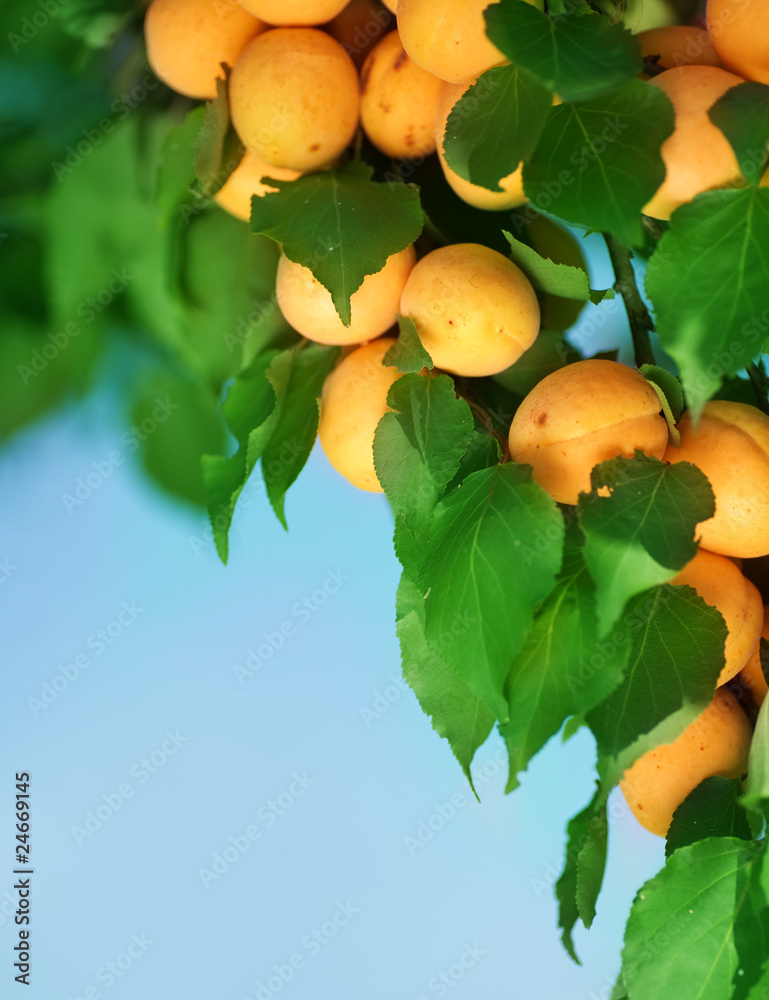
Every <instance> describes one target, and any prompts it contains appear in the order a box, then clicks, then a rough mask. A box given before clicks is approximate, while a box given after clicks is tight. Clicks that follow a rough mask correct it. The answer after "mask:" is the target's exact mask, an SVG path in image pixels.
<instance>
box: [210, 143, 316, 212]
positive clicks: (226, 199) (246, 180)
mask: <svg viewBox="0 0 769 1000" xmlns="http://www.w3.org/2000/svg"><path fill="white" fill-rule="evenodd" d="M301 176H302V175H301V173H299V171H297V170H286V169H284V168H283V167H271V166H270V164H269V163H265V162H264V160H260V159H259V157H258V156H257V155H256V154H255V153H252V152H251V150H250V149H247V150H246V153H245V156H244V157H243V159H242V160H241V161H240V163H239V164H238V165H237V167H235V169H234V170H233V171H232V173H231V174H230V176H229V177H228V178H227V180H226V181H225V183H224V184H223V185H222V186H221V187H220V188H219V190H218V191H217V192H216V194H215V195H214V201H215V202H216V203H217V205H219V206H220V207H221V208H223V209H224V210H225V211H226V212H229V213H230V215H234V216H236V217H237V218H238V219H244V220H245V221H246V222H248V220H249V219H250V218H251V197H252V196H253V195H256V196H257V197H259V198H262V197H264V195H265V194H267V193H268V192H270V191H277V190H278V189H277V188H274V187H270V185H269V184H263V183H262V177H274V178H275V180H278V181H295V180H296V179H297V177H301Z"/></svg>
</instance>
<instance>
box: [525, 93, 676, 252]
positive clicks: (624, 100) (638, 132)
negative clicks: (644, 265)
mask: <svg viewBox="0 0 769 1000" xmlns="http://www.w3.org/2000/svg"><path fill="white" fill-rule="evenodd" d="M673 127H674V116H673V106H672V104H671V103H670V100H669V99H668V97H667V95H666V94H664V93H663V92H662V91H661V90H660V89H659V88H658V87H650V86H648V84H646V83H644V82H643V81H641V80H634V81H633V82H631V83H628V84H626V85H625V86H624V87H622V88H621V89H619V90H615V91H612V92H611V93H609V94H607V95H605V96H604V97H598V98H595V99H594V100H591V101H584V102H581V103H578V104H561V105H559V106H558V107H555V108H552V109H551V110H550V113H549V115H548V119H547V122H546V123H545V127H544V129H543V131H542V135H541V136H540V139H539V143H538V144H537V148H536V149H535V150H534V153H533V154H532V156H531V158H530V159H529V160H527V161H526V163H525V164H524V167H523V186H524V190H525V192H526V195H527V197H528V198H529V199H530V201H532V202H533V203H534V204H535V205H537V206H540V207H541V208H543V209H544V208H545V207H546V208H547V211H548V212H550V213H552V214H554V215H557V216H558V217H559V218H561V219H563V220H564V221H565V222H570V223H573V224H574V225H577V226H584V227H586V228H587V229H592V230H600V231H608V232H611V233H613V234H614V235H615V236H616V237H617V238H618V239H619V240H620V241H621V242H622V243H623V244H624V245H625V246H640V245H642V244H643V240H644V231H643V227H642V225H641V210H642V209H643V207H644V206H645V205H646V203H647V202H648V201H649V199H650V198H651V197H652V195H653V194H654V192H655V191H656V190H657V188H658V187H659V186H660V184H661V183H662V181H663V180H664V177H665V165H664V163H663V162H662V156H661V155H660V147H661V146H662V143H663V142H664V141H665V139H667V138H668V136H669V135H671V133H672V132H673Z"/></svg>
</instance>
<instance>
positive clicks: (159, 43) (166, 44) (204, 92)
mask: <svg viewBox="0 0 769 1000" xmlns="http://www.w3.org/2000/svg"><path fill="white" fill-rule="evenodd" d="M265 27H266V25H264V24H263V23H262V22H261V21H259V20H257V18H255V17H253V16H252V15H251V14H249V13H248V12H247V11H246V10H244V9H243V7H240V6H239V5H238V4H237V3H231V4H224V3H220V2H218V0H152V3H151V4H150V5H149V7H148V8H147V15H146V17H145V20H144V36H145V40H146V43H147V61H148V62H149V64H150V66H151V67H152V71H153V72H154V73H155V76H157V77H159V78H160V79H161V80H162V81H163V83H165V84H167V85H168V86H169V87H171V88H172V89H173V90H176V91H177V92H178V93H180V94H184V95H185V96H186V97H196V98H199V99H201V100H202V99H206V100H209V99H211V98H214V97H216V78H217V77H218V76H223V75H224V72H223V70H222V66H221V64H222V63H223V62H224V63H227V65H228V66H230V67H232V66H233V65H234V64H235V60H236V59H237V58H238V56H239V55H240V53H241V52H242V50H243V48H244V46H245V45H246V43H247V42H249V41H250V40H251V39H252V38H253V37H254V36H255V35H257V34H259V33H260V32H261V31H264V30H265Z"/></svg>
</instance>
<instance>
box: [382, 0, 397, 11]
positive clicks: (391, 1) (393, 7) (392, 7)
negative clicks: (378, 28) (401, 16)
mask: <svg viewBox="0 0 769 1000" xmlns="http://www.w3.org/2000/svg"><path fill="white" fill-rule="evenodd" d="M382 3H383V4H384V5H385V7H386V8H387V9H388V10H389V11H390V12H391V13H392V14H397V13H398V0H382Z"/></svg>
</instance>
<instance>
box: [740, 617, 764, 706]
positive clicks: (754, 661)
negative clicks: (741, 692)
mask: <svg viewBox="0 0 769 1000" xmlns="http://www.w3.org/2000/svg"><path fill="white" fill-rule="evenodd" d="M761 639H766V640H767V641H769V607H765V608H764V625H763V628H762V629H761V636H760V639H759V641H758V643H757V644H756V648H755V649H754V650H753V652H752V653H751V654H750V656H749V657H748V662H747V663H746V664H745V666H744V667H743V668H742V672H741V673H740V678H741V679H742V682H743V684H744V685H745V687H746V688H747V689H748V690H749V691H750V693H751V694H752V695H753V699H754V701H755V703H756V704H757V705H761V703H762V702H763V700H764V698H766V696H767V694H769V686H767V683H766V678H765V677H764V672H763V670H762V669H761Z"/></svg>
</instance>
